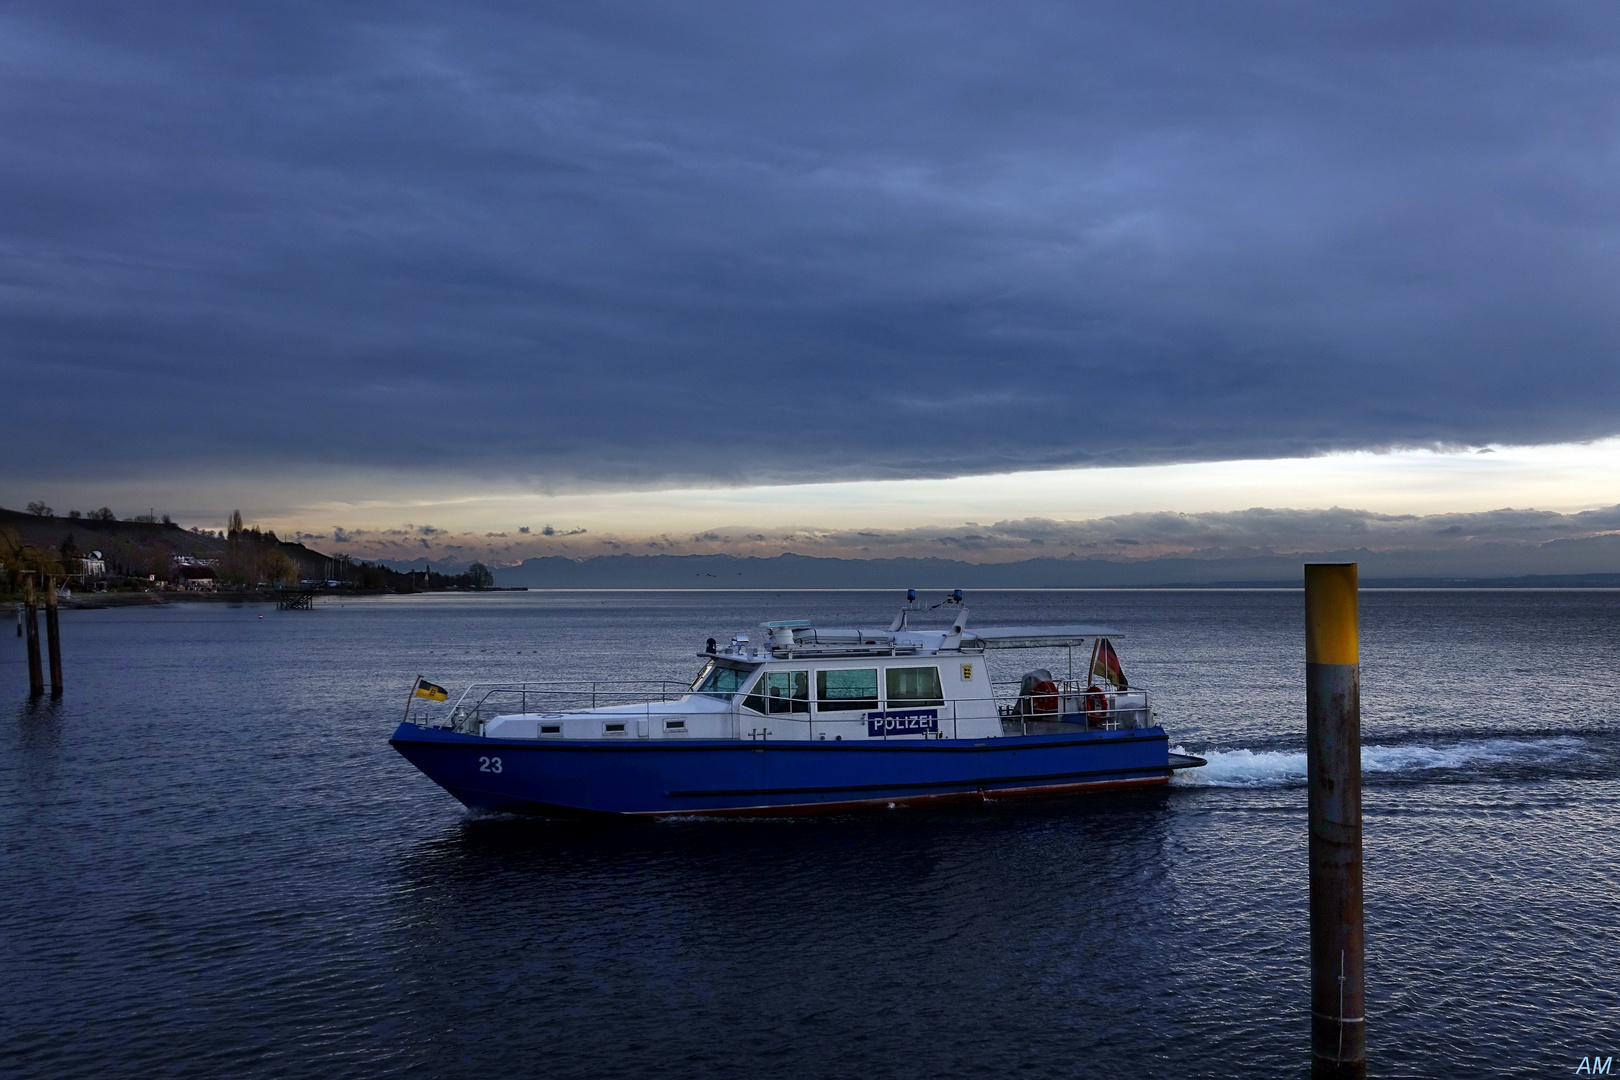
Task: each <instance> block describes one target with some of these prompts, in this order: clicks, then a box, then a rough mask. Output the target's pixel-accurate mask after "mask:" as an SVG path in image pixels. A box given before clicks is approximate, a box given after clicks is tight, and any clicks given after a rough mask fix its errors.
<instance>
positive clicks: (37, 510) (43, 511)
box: [28, 499, 56, 517]
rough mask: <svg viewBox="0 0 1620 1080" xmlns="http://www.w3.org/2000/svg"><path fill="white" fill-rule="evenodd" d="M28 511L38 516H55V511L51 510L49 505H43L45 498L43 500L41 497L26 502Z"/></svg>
mask: <svg viewBox="0 0 1620 1080" xmlns="http://www.w3.org/2000/svg"><path fill="white" fill-rule="evenodd" d="M28 512H29V513H30V514H38V515H39V516H40V517H55V516H56V511H55V510H52V509H51V508H50V507H48V506H46V505H45V500H43V499H35V500H34V501H33V502H31V503H29V504H28Z"/></svg>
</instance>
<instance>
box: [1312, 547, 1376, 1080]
mask: <svg viewBox="0 0 1620 1080" xmlns="http://www.w3.org/2000/svg"><path fill="white" fill-rule="evenodd" d="M1360 633H1361V632H1360V613H1359V610H1358V584H1357V565H1356V564H1355V563H1318V564H1311V565H1307V566H1306V567H1305V769H1306V774H1307V783H1308V786H1309V792H1310V795H1309V799H1310V868H1311V870H1310V872H1311V882H1310V893H1311V1076H1312V1077H1313V1078H1333V1080H1340V1078H1345V1080H1362V1078H1364V1077H1365V1076H1366V1075H1367V1024H1366V981H1365V978H1364V975H1365V972H1364V970H1363V964H1362V962H1363V951H1364V942H1363V933H1362V909H1361V639H1360Z"/></svg>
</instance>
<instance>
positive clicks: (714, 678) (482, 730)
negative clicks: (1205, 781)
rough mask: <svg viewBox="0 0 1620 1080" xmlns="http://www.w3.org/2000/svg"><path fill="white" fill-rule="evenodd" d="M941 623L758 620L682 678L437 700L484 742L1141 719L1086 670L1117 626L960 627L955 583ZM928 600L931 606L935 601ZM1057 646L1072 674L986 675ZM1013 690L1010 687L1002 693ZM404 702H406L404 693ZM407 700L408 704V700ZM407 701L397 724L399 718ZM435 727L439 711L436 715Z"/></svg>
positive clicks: (901, 734) (898, 735) (903, 731)
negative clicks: (1078, 670) (1080, 669)
mask: <svg viewBox="0 0 1620 1080" xmlns="http://www.w3.org/2000/svg"><path fill="white" fill-rule="evenodd" d="M946 602H947V603H952V604H954V607H955V611H954V614H955V618H954V620H953V621H952V624H951V625H950V627H948V628H944V629H933V630H921V629H911V628H909V627H908V626H907V621H908V615H909V614H910V613H911V612H912V611H915V610H918V609H917V608H915V607H908V608H905V609H902V611H901V612H900V614H899V615H898V616H897V617H896V618H895V620H894V621H893V623H892V624H891V625H890V626H889V627H888V628H887V629H884V630H868V629H861V628H822V627H816V626H812V625H810V624H809V623H808V622H805V621H786V622H772V623H764V624H762V625H761V629H762V630H763V631H764V633H763V634H762V635H760V637H761V640H760V641H758V642H754V641H751V640H750V639H749V638H748V637H747V636H744V635H738V636H736V637H734V638H732V640H731V641H730V643H729V644H727V645H725V646H720V645H719V644H718V643H717V642H715V640H714V639H712V638H711V639H709V641H708V643H707V647H706V648H705V649H704V651H703V652H701V653H699V654H698V655H699V656H700V657H701V658H702V659H703V661H704V665H703V668H702V670H701V671H700V672H699V673H698V675H697V677H696V678H695V679H694V680H692V682H691V683H690V684H686V683H676V682H674V681H664V682H659V683H652V684H647V683H639V684H637V683H588V684H587V683H574V684H558V683H507V684H477V683H475V684H473V685H472V686H469V687H468V688H467V690H466V691H465V692H464V693H463V694H462V695H461V696H460V698H459V699H458V700H457V701H456V702H455V704H454V705H451V706H449V710H450V711H449V717H448V726H449V727H450V728H451V729H453V730H455V731H460V732H465V733H467V734H471V735H478V736H483V737H487V738H491V739H524V740H526V739H535V740H542V741H543V740H568V741H575V740H604V741H623V740H636V741H640V740H663V739H671V740H690V739H704V740H716V739H718V740H755V741H759V740H767V741H769V742H772V743H778V742H862V741H868V740H894V739H901V740H914V741H924V740H946V739H952V740H955V739H961V740H987V739H1004V738H1013V737H1018V736H1028V735H1037V734H1053V733H1063V732H1074V731H1077V730H1120V729H1126V728H1146V727H1150V726H1152V724H1153V719H1152V710H1151V708H1150V706H1149V702H1148V695H1147V692H1146V691H1145V690H1143V689H1141V688H1133V687H1130V686H1128V685H1126V684H1125V680H1124V677H1123V673H1118V669H1117V660H1116V662H1115V666H1114V668H1113V669H1112V670H1113V672H1115V673H1116V676H1115V678H1114V679H1109V678H1106V677H1104V676H1101V675H1099V674H1098V670H1099V669H1098V666H1097V663H1096V658H1097V656H1098V655H1100V652H1099V650H1100V649H1102V648H1103V647H1105V646H1106V649H1107V656H1109V657H1113V655H1114V654H1113V650H1112V646H1111V645H1109V644H1108V641H1109V639H1111V638H1115V637H1118V636H1119V634H1118V632H1117V631H1114V630H1112V629H1110V628H1108V627H1103V626H1086V625H1064V626H1007V627H990V628H983V629H972V630H970V629H968V626H967V616H968V612H967V608H966V607H964V606H962V605H961V600H960V591H958V592H957V593H956V594H955V595H954V597H953V598H950V599H948V600H947V601H946ZM936 606H939V605H936ZM997 649H1067V650H1070V653H1071V655H1074V651H1075V650H1079V655H1082V656H1085V655H1087V653H1086V650H1090V656H1091V658H1092V662H1091V663H1090V664H1089V665H1088V667H1087V671H1086V673H1085V675H1084V676H1083V677H1082V678H1079V679H1076V678H1074V676H1073V672H1072V670H1071V672H1070V673H1069V675H1067V676H1058V677H1054V676H1053V675H1052V674H1051V673H1050V672H1048V671H1046V670H1045V669H1036V670H1034V671H1031V672H1029V673H1027V674H1025V675H1024V677H1023V679H1022V680H1021V681H1019V682H1013V683H1006V682H1003V683H993V682H992V680H991V673H990V670H989V667H988V665H987V663H986V660H985V654H986V652H987V651H989V650H997ZM1015 688H1016V689H1015ZM411 701H412V702H413V703H415V698H414V697H413V698H412V699H411ZM418 707H419V706H418ZM412 719H413V718H412V715H411V709H410V707H409V706H408V707H407V710H406V720H407V721H411V720H412ZM438 719H439V721H440V723H444V722H445V720H444V718H443V717H442V716H441V717H440V718H438Z"/></svg>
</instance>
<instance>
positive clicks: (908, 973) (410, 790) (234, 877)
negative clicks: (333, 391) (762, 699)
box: [0, 591, 1620, 1078]
mask: <svg viewBox="0 0 1620 1080" xmlns="http://www.w3.org/2000/svg"><path fill="white" fill-rule="evenodd" d="M969 603H970V605H971V607H972V611H973V621H974V622H975V623H977V624H979V625H989V624H991V623H1023V622H1048V621H1080V620H1084V621H1102V622H1108V623H1111V624H1114V625H1117V626H1120V627H1121V628H1122V629H1124V630H1125V631H1126V632H1127V635H1128V636H1127V637H1125V638H1124V639H1123V640H1121V641H1120V643H1119V644H1120V653H1121V657H1122V659H1123V660H1124V663H1125V667H1126V671H1127V673H1128V674H1130V676H1131V677H1132V680H1133V682H1140V683H1142V684H1145V685H1148V686H1149V687H1151V688H1153V689H1154V690H1155V691H1156V693H1157V697H1156V707H1157V708H1158V710H1159V712H1160V715H1161V720H1162V722H1163V723H1164V725H1165V727H1166V728H1167V729H1168V730H1169V731H1170V733H1171V742H1172V745H1180V746H1182V747H1184V748H1186V749H1187V750H1189V751H1192V752H1195V753H1200V754H1206V755H1207V756H1209V757H1210V760H1211V764H1210V767H1209V768H1208V769H1206V770H1202V772H1201V774H1199V775H1195V776H1191V777H1188V776H1187V775H1186V774H1183V776H1182V777H1181V779H1179V780H1178V782H1177V783H1176V785H1174V786H1172V787H1171V788H1170V789H1168V790H1164V791H1161V792H1158V793H1155V794H1149V795H1144V796H1134V797H1129V798H1120V797H1112V798H1097V797H1093V798H1090V799H1079V800H1071V801H1068V802H1062V803H1055V804H1043V805H1027V804H1025V805H1017V804H1015V805H1005V804H1003V805H993V806H990V807H986V808H975V809H956V810H951V811H926V810H896V811H892V812H888V813H880V814H877V815H868V816H850V817H843V818H831V819H819V820H803V821H785V822H779V821H755V822H735V821H733V822H713V821H676V822H663V823H658V824H639V825H616V824H609V825H593V824H579V823H559V822H542V821H532V820H523V819H515V818H490V817H485V818H479V817H474V816H472V815H469V814H468V813H467V812H465V811H464V810H462V808H461V807H460V806H459V804H457V803H455V802H454V801H453V800H452V799H450V797H449V796H447V795H445V794H444V793H443V792H441V791H440V790H439V789H438V788H437V787H435V786H434V785H433V784H432V783H430V782H429V781H428V780H427V779H426V778H424V777H422V776H421V775H419V774H418V773H416V771H415V770H414V769H412V768H411V767H410V766H409V765H408V764H407V763H406V762H405V761H404V759H402V758H400V757H399V756H398V755H397V754H395V753H394V751H393V750H391V749H390V748H389V747H388V745H387V742H386V739H387V735H388V733H389V731H390V730H391V729H392V727H393V725H394V724H395V722H396V721H397V719H398V717H399V714H400V712H401V711H402V709H403V706H404V700H405V693H406V690H407V689H408V687H409V685H410V682H411V679H412V678H413V677H414V676H416V675H417V674H419V673H420V674H424V675H427V676H428V677H429V678H431V679H433V680H434V681H436V682H439V683H442V684H444V685H447V686H450V687H452V688H457V687H459V686H460V685H461V684H462V683H464V682H466V681H468V680H469V679H472V678H475V677H476V678H479V679H494V678H519V677H527V678H562V677H570V676H579V675H584V676H597V677H604V678H611V677H623V678H630V677H643V676H652V675H661V674H679V675H689V674H690V673H691V672H692V671H693V670H694V669H695V667H696V665H697V661H696V658H695V657H694V656H693V655H692V654H693V652H694V651H695V650H696V649H697V648H698V647H699V643H701V642H702V640H703V639H704V638H705V637H708V636H710V635H713V636H715V637H718V638H721V639H722V640H725V639H726V638H727V637H729V635H730V634H731V633H733V632H737V631H743V632H753V633H757V630H754V629H753V628H754V626H755V624H757V623H759V622H760V621H762V620H764V619H767V618H795V617H809V618H814V619H816V620H818V621H832V622H841V623H844V624H845V625H848V624H849V623H851V622H855V621H858V622H859V623H861V624H864V625H868V626H872V625H886V623H887V621H888V618H889V615H890V614H891V608H892V607H894V606H895V599H894V597H892V596H890V595H887V594H884V595H878V594H862V593H780V594H772V593H729V594H680V593H651V594H645V593H644V594H625V593H619V594H595V593H575V594H542V593H528V594H507V595H502V596H487V597H464V598H450V597H432V598H388V599H378V600H369V601H359V602H355V601H350V602H348V603H346V604H344V605H342V606H340V605H339V604H337V603H335V602H334V603H323V604H320V605H317V607H316V609H315V610H314V611H311V612H277V611H275V610H273V609H266V608H264V607H262V606H261V607H240V606H239V607H227V606H223V605H220V606H215V605H179V604H176V605H171V606H169V607H164V608H142V609H126V610H111V611H85V612H65V613H64V614H63V619H62V623H63V637H64V645H65V654H66V665H67V672H68V676H69V678H70V680H71V689H70V690H69V692H68V693H67V695H66V697H65V698H63V699H62V700H60V701H55V702H53V701H51V700H50V699H49V698H46V699H43V700H40V701H37V702H30V701H29V700H28V698H27V695H26V687H27V679H26V675H25V672H24V668H23V663H22V643H21V641H20V640H18V639H16V638H13V637H11V636H10V635H11V627H10V624H9V623H7V624H6V625H5V630H6V636H5V637H3V638H0V706H3V708H4V713H3V716H0V851H3V859H0V927H3V930H0V935H3V936H0V1071H4V1072H5V1073H7V1074H9V1075H18V1076H29V1077H104V1076H109V1075H129V1076H154V1077H158V1076H175V1077H181V1076H184V1077H322V1078H325V1077H342V1076H379V1075H422V1076H442V1077H523V1076H542V1077H596V1076H604V1077H605V1076H613V1077H664V1076H667V1077H697V1076H702V1077H738V1078H743V1077H747V1078H753V1077H760V1076H790V1077H800V1076H803V1077H822V1076H824V1077H891V1076H892V1077H918V1078H923V1077H957V1076H961V1077H968V1076H974V1077H978V1076H985V1075H992V1074H994V1075H1013V1076H1021V1077H1074V1076H1121V1077H1143V1076H1234V1077H1235V1076H1299V1075H1302V1074H1303V1073H1304V1071H1305V1062H1306V1059H1307V1053H1308V1035H1307V1023H1306V1003H1307V975H1308V970H1307V968H1306V965H1305V931H1306V897H1305V858H1304V855H1305V791H1304V788H1303V786H1302V780H1303V772H1304V755H1303V750H1302V747H1303V730H1304V704H1303V660H1304V657H1303V631H1302V600H1301V596H1300V594H1299V593H1289V592H1168V593H1167V592H1091V593H1087V592H1080V593H1028V592H1005V593H1001V592H979V593H976V594H972V595H970V597H969ZM1362 612H1363V614H1362V626H1363V643H1364V644H1363V687H1364V689H1363V694H1364V698H1363V718H1364V742H1365V743H1366V744H1367V747H1368V748H1367V752H1366V758H1365V768H1366V783H1367V787H1366V793H1365V802H1366V814H1367V820H1366V873H1367V899H1366V906H1367V941H1368V951H1367V967H1368V1008H1369V1021H1368V1046H1369V1055H1370V1057H1371V1060H1372V1062H1373V1072H1374V1074H1376V1075H1383V1076H1451V1075H1468V1076H1525V1075H1572V1074H1573V1073H1574V1070H1575V1068H1576V1067H1577V1065H1578V1064H1579V1063H1580V1060H1581V1059H1582V1058H1583V1057H1585V1056H1589V1055H1592V1054H1599V1055H1603V1056H1607V1055H1620V779H1617V777H1616V766H1617V764H1620V761H1617V758H1620V754H1617V750H1620V646H1617V627H1620V620H1617V616H1620V594H1617V593H1614V592H1602V591H1593V592H1524V591H1509V592H1450V591H1446V592H1368V593H1364V594H1363V597H1362ZM261 615H262V616H263V618H262V619H261V618H260V616H261ZM1036 659H1040V660H1041V662H1042V663H1044V664H1047V665H1048V666H1052V667H1061V666H1062V664H1063V663H1064V660H1063V658H1060V657H1050V656H1046V657H1040V658H1038V657H1035V656H1030V655H1028V654H1025V655H1023V656H1019V657H1016V658H1014V660H1013V662H1012V663H1011V665H1009V666H1003V667H1002V669H1001V670H1000V671H998V672H997V674H998V675H1006V674H1016V670H1014V669H1021V668H1022V667H1024V666H1025V663H1024V662H1025V661H1026V660H1027V661H1034V660H1036Z"/></svg>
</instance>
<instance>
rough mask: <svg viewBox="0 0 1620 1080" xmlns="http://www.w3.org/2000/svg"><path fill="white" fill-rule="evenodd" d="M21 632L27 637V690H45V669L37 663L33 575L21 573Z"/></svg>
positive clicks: (37, 610) (36, 621) (36, 601)
mask: <svg viewBox="0 0 1620 1080" xmlns="http://www.w3.org/2000/svg"><path fill="white" fill-rule="evenodd" d="M23 632H24V634H25V635H26V636H27V638H28V691H29V693H33V694H43V693H44V692H45V671H44V669H43V668H42V667H41V666H40V663H39V598H38V597H37V596H35V595H34V575H33V574H32V573H27V574H24V575H23Z"/></svg>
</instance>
